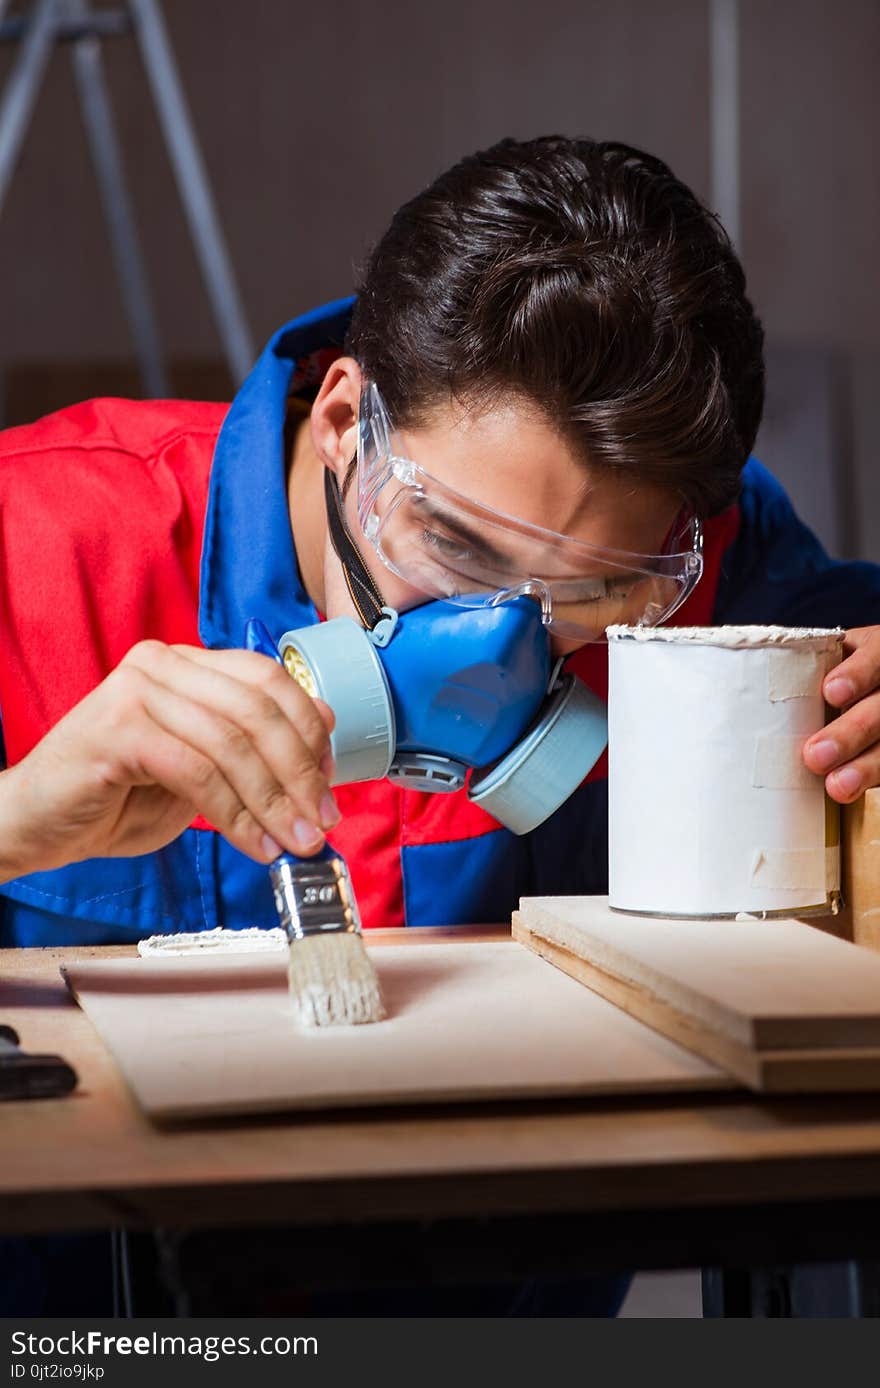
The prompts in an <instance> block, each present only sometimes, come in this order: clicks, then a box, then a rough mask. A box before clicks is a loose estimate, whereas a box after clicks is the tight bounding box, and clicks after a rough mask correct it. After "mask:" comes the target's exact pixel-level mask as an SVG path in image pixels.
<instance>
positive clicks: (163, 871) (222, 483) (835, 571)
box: [0, 299, 880, 946]
mask: <svg viewBox="0 0 880 1388" xmlns="http://www.w3.org/2000/svg"><path fill="white" fill-rule="evenodd" d="M352 303H353V300H351V299H346V300H340V301H338V302H336V303H331V304H328V305H326V306H325V307H323V308H320V309H317V310H315V311H314V312H312V313H309V314H306V315H305V316H304V317H302V318H299V319H296V320H294V321H293V322H291V323H288V324H287V325H286V326H285V327H283V328H282V329H281V330H280V331H279V332H278V333H276V335H275V336H274V338H273V339H272V341H271V342H270V343H269V345H268V347H267V348H266V350H265V352H264V353H263V355H262V356H261V357H260V359H259V361H258V363H257V365H256V367H255V368H254V370H253V372H252V373H251V375H250V376H249V377H248V379H247V381H246V382H245V384H244V385H243V387H242V389H241V390H240V392H239V393H238V395H237V396H236V398H235V400H234V401H233V403H232V405H231V406H229V407H227V406H223V405H218V404H193V403H186V402H180V401H163V402H150V401H147V402H134V401H125V400H94V401H90V402H88V403H86V404H82V405H77V406H74V407H72V408H70V409H65V410H62V411H60V412H59V413H57V414H53V415H50V416H48V417H47V418H45V419H42V420H40V421H38V422H37V423H36V424H33V425H28V426H25V427H22V428H18V429H11V430H8V431H6V433H4V434H2V435H0V525H2V544H0V566H2V574H0V638H2V639H0V719H2V731H3V737H4V741H5V754H6V760H7V763H8V764H9V765H13V764H14V763H15V762H17V761H19V760H20V759H21V758H22V757H24V756H25V755H26V754H27V752H28V751H29V750H30V749H31V748H32V747H33V746H34V745H35V743H37V742H38V741H39V739H40V738H41V737H42V736H43V735H44V734H45V733H46V732H47V731H48V729H49V728H51V727H52V726H53V725H54V724H55V723H56V722H57V721H58V719H59V718H61V717H62V715H63V714H64V713H65V712H67V710H68V709H70V708H71V707H72V706H73V705H74V704H75V703H77V702H78V701H79V700H80V699H82V698H83V697H84V696H85V695H86V694H88V693H89V691H90V690H92V689H93V688H94V687H95V686H96V685H97V684H99V683H100V681H101V680H102V679H104V677H105V676H106V675H108V674H109V673H110V671H111V670H112V669H113V668H114V667H115V666H116V665H118V663H119V661H120V660H121V659H122V657H123V656H124V655H125V653H126V652H127V651H128V650H129V648H130V647H131V646H132V645H133V644H134V643H135V642H137V641H139V640H142V639H143V638H145V637H152V638H156V639H158V640H161V641H166V642H184V643H188V644H198V643H201V644H202V645H204V646H206V647H209V648H212V649H217V648H228V647H236V646H240V645H241V644H242V641H243V634H244V627H245V622H246V621H247V619H248V618H249V617H259V618H261V620H262V621H263V622H265V624H266V626H267V627H268V628H269V631H270V632H271V633H272V636H273V637H274V638H275V639H276V640H277V639H278V637H279V636H280V635H281V634H282V632H284V631H287V630H289V629H291V628H294V627H299V626H305V625H308V624H309V623H313V622H316V621H318V620H320V618H319V614H318V612H317V611H316V609H315V607H314V604H313V603H312V601H311V600H310V598H309V596H308V594H307V593H306V591H305V588H304V587H303V583H302V579H301V576H300V572H299V567H298V565H297V557H296V552H295V550H294V545H293V539H292V536H291V527H290V520H289V514H288V509H287V507H288V503H287V488H286V484H285V482H286V466H287V460H286V457H285V447H284V426H285V416H286V411H287V407H288V400H289V397H290V395H291V391H292V389H293V390H294V391H295V390H297V389H298V388H299V387H300V386H301V385H302V384H303V382H304V381H306V383H307V377H308V369H307V368H306V366H305V363H306V362H308V364H309V367H310V368H311V369H312V370H313V371H314V369H315V366H316V364H317V367H318V368H319V371H318V374H320V365H321V363H322V362H324V363H326V361H327V360H329V359H331V357H332V355H333V354H338V353H339V352H340V351H341V350H342V349H343V346H344V341H345V335H346V331H347V327H348V323H349V319H350V314H351V307H352ZM705 557H706V567H705V574H704V577H703V579H702V581H701V582H700V584H699V585H698V586H697V588H696V590H695V591H694V593H693V594H692V595H691V597H690V598H689V599H688V601H687V603H686V604H685V606H684V607H683V608H682V609H681V611H680V613H679V614H678V615H677V617H676V621H677V622H680V623H685V624H686V623H694V624H697V623H699V624H703V623H707V622H780V623H785V624H794V625H801V624H803V625H829V626H832V625H838V624H839V625H841V626H862V625H868V624H870V623H871V622H873V621H877V620H880V569H878V568H876V567H874V566H872V565H868V564H858V563H838V562H834V561H832V560H830V559H829V558H828V556H827V555H826V554H825V552H824V551H823V549H822V547H821V546H820V545H819V543H818V541H817V540H816V539H815V537H814V536H813V535H812V534H811V533H810V532H809V531H808V530H807V529H806V528H805V527H804V526H803V525H802V524H801V522H800V521H799V520H798V519H797V517H796V516H795V514H794V512H793V510H792V508H791V505H790V503H789V501H788V499H787V497H786V495H785V493H784V492H783V490H782V489H781V488H780V486H779V485H778V484H777V483H776V482H775V481H774V480H773V478H772V477H771V476H770V474H769V473H768V472H766V471H765V469H764V468H762V467H761V465H760V464H759V463H757V462H756V461H754V460H750V461H749V463H748V465H747V466H746V468H745V472H744V475H743V485H742V493H741V496H740V499H739V502H738V504H737V505H735V506H732V507H731V508H729V510H727V511H725V512H724V513H723V514H722V515H720V516H717V517H715V518H713V519H711V520H710V521H709V522H708V523H707V526H706V548H705ZM569 664H570V666H571V668H573V669H574V670H575V672H576V673H577V674H578V675H579V676H580V677H581V678H582V679H583V680H585V682H586V683H587V684H589V685H590V686H591V687H592V688H593V689H595V690H596V692H597V693H599V694H601V695H603V696H605V694H606V691H607V653H606V649H605V647H604V646H601V645H595V646H589V647H585V648H584V649H583V650H581V651H579V652H577V653H576V654H575V655H574V656H573V657H571V659H570V662H569ZM337 796H338V800H339V803H340V807H341V809H342V811H343V819H342V822H341V823H340V825H339V826H338V828H337V829H336V830H335V831H334V832H333V834H332V835H331V836H330V837H331V841H332V843H333V845H334V846H335V847H336V848H337V849H339V850H340V851H341V852H342V853H343V854H344V855H345V857H346V858H347V860H348V863H349V867H350V870H351V873H352V877H353V881H354V885H355V891H356V893H357V896H358V900H359V902H360V906H361V913H362V916H363V919H364V923H365V925H366V926H367V927H370V926H389V925H398V926H399V925H408V926H420V925H437V924H458V923H463V922H480V921H500V920H505V919H508V918H509V916H510V913H511V911H512V910H513V908H514V907H515V906H516V905H517V902H518V899H519V897H520V896H522V895H531V894H544V893H563V894H565V893H592V892H604V891H605V890H607V794H606V767H605V760H604V758H603V759H602V761H601V762H600V763H599V764H598V765H597V766H596V768H594V770H593V772H592V773H591V775H590V776H589V778H588V779H587V781H586V782H585V783H584V784H583V785H582V786H581V788H580V790H578V791H577V792H576V793H575V795H573V796H572V797H571V799H570V800H569V801H568V802H567V803H566V804H565V805H563V806H562V807H561V809H559V810H558V811H557V812H556V813H555V814H554V815H553V816H552V817H551V818H550V819H549V820H547V821H546V823H544V824H543V825H541V826H540V827H539V828H538V829H536V830H534V831H533V832H532V833H530V834H527V835H525V836H523V837H521V838H518V837H517V836H515V835H514V834H512V833H510V832H509V831H508V830H507V829H504V828H502V827H501V826H500V825H499V824H498V823H497V822H496V821H495V820H493V819H492V818H491V817H490V816H489V815H488V814H486V813H485V811H483V810H481V809H479V808H477V807H476V806H474V805H472V804H471V803H470V802H469V801H468V800H467V798H466V796H465V794H464V792H461V793H457V794H451V795H436V794H434V795H431V794H424V793H421V792H418V791H412V790H401V789H399V788H398V787H397V786H394V785H391V784H390V783H389V782H387V781H383V782H374V783H370V784H365V785H355V786H343V787H339V788H338V789H337ZM274 923H275V914H274V905H273V901H272V895H271V892H270V889H269V881H268V874H267V871H266V868H265V867H264V866H262V865H261V864H259V863H255V862H253V861H251V860H250V859H249V858H247V857H246V856H245V855H244V854H242V853H240V852H239V851H238V850H237V849H235V848H234V847H232V845H231V844H229V843H228V842H227V841H226V840H225V839H224V838H223V837H222V836H221V835H220V834H218V833H217V832H216V831H215V830H213V829H212V828H211V827H210V826H209V825H207V824H205V823H204V822H203V821H200V820H196V821H195V822H194V823H193V825H192V826H191V827H190V828H189V829H187V830H186V831H185V832H184V833H183V834H181V836H180V837H179V838H178V839H176V840H175V841H174V842H173V843H171V844H169V845H168V846H167V847H166V848H163V849H161V850H160V851H159V852H155V853H150V854H147V855H144V856H141V857H131V858H103V859H92V860H89V861H87V862H81V863H74V864H73V865H71V866H69V867H64V868H58V869H55V870H53V871H50V872H34V873H31V874H29V875H28V876H26V877H21V878H18V879H17V880H15V881H12V882H7V883H5V884H2V885H0V944H2V945H3V946H14V945H70V944H122V943H130V942H131V941H134V940H136V939H138V938H139V937H141V936H145V935H151V934H157V933H163V932H164V933H171V932H174V931H179V930H183V931H196V930H202V929H205V930H207V929H211V928H213V927H215V926H225V927H228V928H233V929H234V928H240V927H242V926H251V925H259V926H271V925H273V924H274Z"/></svg>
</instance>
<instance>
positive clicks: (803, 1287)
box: [702, 1262, 880, 1320]
mask: <svg viewBox="0 0 880 1388" xmlns="http://www.w3.org/2000/svg"><path fill="white" fill-rule="evenodd" d="M702 1281H703V1316H704V1317H714V1316H723V1317H726V1318H728V1319H733V1318H736V1319H742V1318H750V1319H752V1318H759V1319H773V1320H778V1319H785V1320H788V1319H800V1320H818V1319H825V1318H833V1319H867V1318H874V1317H876V1316H878V1315H880V1264H878V1263H869V1262H861V1263H857V1262H848V1263H798V1264H794V1265H791V1266H786V1267H772V1268H704V1269H703V1274H702Z"/></svg>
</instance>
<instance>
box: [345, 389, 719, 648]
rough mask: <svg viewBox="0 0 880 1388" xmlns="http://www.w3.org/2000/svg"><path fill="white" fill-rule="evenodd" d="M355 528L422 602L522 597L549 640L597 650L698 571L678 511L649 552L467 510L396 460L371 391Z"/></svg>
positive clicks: (693, 528)
mask: <svg viewBox="0 0 880 1388" xmlns="http://www.w3.org/2000/svg"><path fill="white" fill-rule="evenodd" d="M357 489H358V490H357V501H358V519H359V521H360V524H361V529H362V530H363V532H364V534H365V535H366V537H367V539H368V540H369V541H370V543H371V544H372V545H373V546H374V548H375V549H376V552H377V553H378V555H379V557H380V558H381V559H382V561H383V563H385V564H386V565H387V567H388V568H389V569H390V570H391V571H392V573H395V574H397V576H398V577H399V578H402V579H403V580H404V582H406V583H408V584H410V585H411V586H412V587H414V588H418V589H420V590H421V591H422V592H423V593H426V594H427V595H428V596H430V597H435V598H444V599H446V600H447V601H449V602H453V603H458V604H460V605H461V606H464V607H485V606H493V605H495V604H497V603H499V602H503V601H506V600H507V599H509V598H512V597H515V596H518V595H520V594H524V595H526V596H528V597H531V598H533V599H534V600H535V601H536V602H539V603H540V605H541V614H542V618H543V621H544V624H545V626H547V627H549V628H550V630H551V631H553V632H554V633H556V634H557V635H558V636H560V637H564V638H567V639H575V640H578V641H579V642H583V643H586V642H590V641H601V640H603V639H604V632H605V628H606V627H607V626H611V625H612V624H618V623H620V624H626V625H630V626H638V625H641V626H658V625H659V624H660V623H661V622H664V621H666V620H667V619H668V618H669V617H671V616H672V614H673V612H675V611H676V609H677V608H678V607H680V606H681V604H682V603H683V602H684V600H685V598H686V597H687V596H688V594H689V593H690V592H691V591H692V590H693V588H694V587H695V586H696V584H697V583H698V581H699V579H700V576H701V574H702V572H703V554H702V548H703V537H702V530H701V527H700V522H699V519H698V518H697V517H696V516H695V515H694V514H693V512H692V511H690V510H687V511H682V512H681V513H680V514H679V516H678V517H677V518H676V520H675V522H674V524H673V525H672V527H671V528H670V530H669V532H668V534H667V536H666V541H665V543H664V546H663V550H662V552H661V553H660V554H634V553H631V552H629V551H627V550H615V549H604V548H601V547H600V546H597V545H590V544H587V543H585V542H584V541H582V540H576V539H573V538H572V537H571V536H569V535H561V534H558V533H557V532H555V531H553V530H545V529H543V528H542V527H541V526H538V525H531V524H529V523H528V522H526V521H522V520H518V519H517V518H516V517H515V516H508V515H505V514H504V513H503V512H502V511H496V510H494V509H493V508H492V507H489V506H484V505H482V504H481V503H479V502H475V501H471V500H469V499H468V497H466V496H463V495H462V494H461V493H460V492H457V491H454V490H453V489H452V488H451V487H447V486H446V484H445V483H443V482H441V481H440V480H439V479H438V478H436V477H433V476H432V475H431V474H430V473H428V472H426V471H425V470H424V468H421V467H419V465H418V463H415V462H413V461H412V459H410V458H406V457H404V456H402V454H401V452H400V450H399V447H398V441H397V440H396V438H395V434H394V430H393V428H392V425H391V422H390V420H389V418H388V412H387V409H386V407H385V403H384V401H383V400H382V396H381V395H380V393H379V390H378V389H377V387H376V386H375V385H374V384H373V383H372V382H369V383H367V384H366V385H365V388H364V390H363V392H362V395H361V402H360V413H359V417H358V452H357Z"/></svg>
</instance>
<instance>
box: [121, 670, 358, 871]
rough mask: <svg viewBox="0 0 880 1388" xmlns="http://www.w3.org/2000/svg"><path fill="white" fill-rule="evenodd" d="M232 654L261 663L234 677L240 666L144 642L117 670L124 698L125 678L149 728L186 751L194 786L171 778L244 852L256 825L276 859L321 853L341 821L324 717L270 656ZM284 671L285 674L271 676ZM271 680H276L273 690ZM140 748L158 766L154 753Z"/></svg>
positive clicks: (125, 700) (128, 697)
mask: <svg viewBox="0 0 880 1388" xmlns="http://www.w3.org/2000/svg"><path fill="white" fill-rule="evenodd" d="M206 654H209V655H215V654H220V653H206ZM223 655H224V656H235V655H240V656H245V657H247V661H248V663H249V664H250V665H251V666H252V665H253V661H254V660H256V661H258V662H259V665H258V667H257V671H256V672H254V671H253V670H252V669H251V670H250V671H248V676H247V678H234V677H233V676H231V675H229V674H227V673H226V670H228V669H230V668H234V662H229V661H226V660H224V661H221V662H213V661H212V662H203V661H197V660H192V659H190V658H189V655H188V654H187V655H183V654H181V652H180V651H179V650H174V649H172V648H170V647H167V646H164V645H162V644H161V643H154V642H144V643H140V644H139V645H138V646H136V647H134V648H133V649H132V651H131V652H129V655H128V656H127V657H126V659H125V660H124V661H123V663H122V665H121V666H120V667H119V670H118V671H117V672H116V674H117V680H116V685H117V699H119V698H120V695H119V690H118V686H119V684H120V683H121V682H125V688H124V690H123V692H122V695H121V704H122V707H123V708H126V707H127V708H129V709H135V710H138V709H142V710H143V711H144V713H145V714H146V715H147V718H148V720H149V723H150V724H153V725H155V727H156V728H158V729H161V730H162V731H163V732H165V733H166V734H170V735H171V737H172V738H173V739H176V740H177V741H178V743H179V744H180V746H181V747H182V748H186V749H187V753H186V757H185V759H184V761H183V765H184V767H185V768H186V773H187V776H192V777H193V778H194V779H193V781H192V783H191V784H190V782H189V781H188V780H187V778H186V777H185V778H184V781H183V782H181V781H180V779H179V777H177V776H176V777H175V779H174V782H173V785H172V784H171V783H170V782H169V781H167V780H165V781H163V782H162V783H163V784H166V785H168V788H169V789H173V790H174V792H175V793H179V794H184V795H185V798H186V799H187V800H190V801H193V802H194V803H196V804H197V806H198V809H199V811H200V812H201V813H203V814H205V815H206V817H207V818H209V819H210V820H211V822H212V823H214V824H216V826H217V828H218V829H221V830H222V832H223V833H224V834H226V835H227V836H228V837H229V838H230V839H231V840H232V841H233V842H235V843H236V844H238V845H239V846H242V847H244V846H245V844H244V841H247V844H248V845H249V846H248V847H246V848H245V851H246V852H249V853H251V854H252V855H253V853H254V847H253V845H254V836H255V829H254V825H255V824H256V825H259V826H260V830H261V832H263V833H267V834H268V835H269V836H270V839H271V840H272V841H273V843H274V845H275V846H276V853H275V856H277V845H278V844H281V845H282V846H283V847H284V848H286V849H288V850H289V851H290V852H293V853H297V854H308V853H310V852H315V851H316V850H317V849H318V848H319V847H320V846H321V844H322V843H323V837H324V830H326V829H330V828H332V827H333V825H334V824H335V823H337V822H338V820H339V811H338V808H337V806H336V804H335V801H334V800H333V797H332V795H331V794H330V790H329V785H328V780H327V776H326V774H325V773H324V772H323V771H322V770H321V768H320V765H319V763H320V762H321V760H322V759H324V758H325V757H326V755H327V753H328V751H329V733H328V729H327V724H326V722H325V720H324V717H323V716H322V714H321V711H320V710H319V709H317V708H316V707H315V705H314V701H313V700H311V699H309V698H308V696H307V695H305V694H304V693H303V691H302V690H299V689H297V688H296V686H295V685H294V684H293V681H291V680H290V678H289V677H288V676H287V675H286V674H285V672H284V671H283V670H281V669H280V667H275V666H274V665H273V662H271V661H268V660H266V659H265V657H261V656H253V653H250V652H225V653H223ZM221 667H222V668H221ZM240 668H241V662H239V673H240ZM275 670H277V674H278V676H279V680H278V681H277V682H276V681H269V680H268V679H267V678H266V676H267V675H272V674H273V673H274V672H275ZM260 677H262V679H261V678H260ZM265 684H270V685H273V686H274V687H273V689H272V693H267V691H266V689H265V688H264V687H263V685H265ZM276 693H277V695H278V697H277V699H276V697H275V695H276ZM294 719H295V720H296V721H293V720H294ZM163 745H164V743H163ZM134 753H135V755H136V757H137V758H138V760H140V762H141V764H143V765H144V766H149V760H148V759H149V752H147V753H145V754H141V753H140V751H139V749H134ZM192 754H196V759H194V757H193V755H192ZM199 759H201V760H199ZM162 765H163V767H164V766H165V763H164V762H163V763H162ZM187 787H188V788H187ZM270 847H271V845H270ZM267 852H268V850H267V849H264V850H261V851H260V852H259V853H258V855H257V856H263V857H265V856H266V855H267Z"/></svg>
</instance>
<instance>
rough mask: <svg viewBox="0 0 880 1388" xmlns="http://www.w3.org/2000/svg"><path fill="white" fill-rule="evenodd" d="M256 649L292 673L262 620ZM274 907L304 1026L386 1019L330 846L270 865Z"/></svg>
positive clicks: (252, 643)
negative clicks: (285, 941)
mask: <svg viewBox="0 0 880 1388" xmlns="http://www.w3.org/2000/svg"><path fill="white" fill-rule="evenodd" d="M244 644H245V647H246V648H247V649H248V650H249V651H257V652H259V654H260V655H267V656H268V657H269V658H270V660H274V661H276V662H277V663H278V664H279V665H280V666H281V667H282V669H285V668H286V667H285V665H284V661H283V660H282V659H281V656H280V655H279V654H278V647H277V646H276V645H275V642H274V641H273V640H272V637H271V635H270V634H269V631H268V630H267V628H266V627H265V626H264V624H263V623H262V622H261V621H260V620H259V618H258V617H252V618H251V619H250V621H248V623H247V624H246V626H245V633H244ZM269 877H270V878H271V881H272V890H273V892H274V893H275V906H276V908H277V910H278V919H279V921H280V922H281V925H282V928H283V929H284V930H285V931H286V932H287V939H288V941H289V944H290V966H289V969H288V977H289V979H290V996H291V999H292V1001H293V1006H294V1011H295V1012H296V1015H297V1019H298V1021H299V1022H301V1023H302V1025H303V1026H307V1027H326V1026H346V1025H353V1024H355V1023H359V1022H378V1021H381V1019H382V1018H383V1017H384V1016H385V1007H384V1004H383V1002H382V992H381V989H380V987H379V980H378V978H377V977H376V970H375V969H374V968H373V965H372V963H371V962H370V958H369V956H368V954H367V951H366V949H365V948H364V939H363V935H362V933H361V917H360V912H359V911H358V908H357V902H356V901H355V896H354V889H353V887H352V885H351V877H350V876H349V872H348V866H347V864H346V862H345V859H344V858H342V857H340V855H339V854H338V853H336V852H334V850H333V849H332V848H331V847H330V845H329V843H325V844H324V847H323V848H322V849H321V851H320V853H316V854H315V855H314V857H313V858H294V857H293V856H292V855H291V854H290V853H282V854H281V856H280V858H276V859H275V861H274V862H273V863H271V864H270V866H269Z"/></svg>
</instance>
